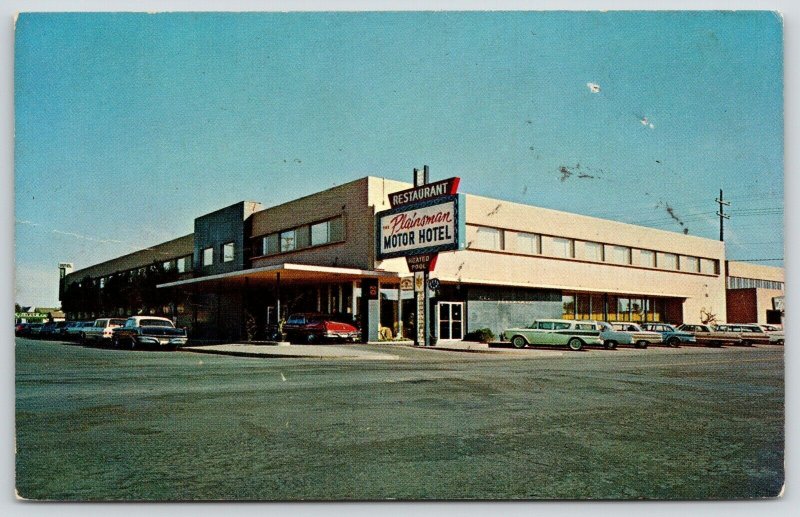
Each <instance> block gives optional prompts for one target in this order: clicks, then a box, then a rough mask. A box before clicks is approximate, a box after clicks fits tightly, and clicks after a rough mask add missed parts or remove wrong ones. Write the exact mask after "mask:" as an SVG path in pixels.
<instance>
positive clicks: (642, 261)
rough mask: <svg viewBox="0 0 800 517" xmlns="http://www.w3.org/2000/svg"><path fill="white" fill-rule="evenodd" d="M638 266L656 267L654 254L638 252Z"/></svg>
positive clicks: (648, 251) (647, 251)
mask: <svg viewBox="0 0 800 517" xmlns="http://www.w3.org/2000/svg"><path fill="white" fill-rule="evenodd" d="M639 265H640V266H644V267H656V252H655V251H650V250H639Z"/></svg>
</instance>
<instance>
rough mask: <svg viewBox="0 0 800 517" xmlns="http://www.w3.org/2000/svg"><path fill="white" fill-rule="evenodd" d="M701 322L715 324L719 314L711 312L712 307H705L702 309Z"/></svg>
mask: <svg viewBox="0 0 800 517" xmlns="http://www.w3.org/2000/svg"><path fill="white" fill-rule="evenodd" d="M700 323H702V324H703V325H715V324H716V323H717V315H716V314H714V313H713V312H711V310H710V309H706V308H705V307H703V308H702V309H700Z"/></svg>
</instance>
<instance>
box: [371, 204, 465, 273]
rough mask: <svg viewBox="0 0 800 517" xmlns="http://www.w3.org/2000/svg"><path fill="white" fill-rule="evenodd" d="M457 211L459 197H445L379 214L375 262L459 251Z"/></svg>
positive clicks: (459, 216)
mask: <svg viewBox="0 0 800 517" xmlns="http://www.w3.org/2000/svg"><path fill="white" fill-rule="evenodd" d="M459 201H461V202H459ZM461 210H463V196H460V195H448V196H444V197H440V198H438V199H436V200H432V201H427V202H423V203H413V204H408V205H403V206H400V207H398V208H393V209H391V210H386V211H384V212H379V213H378V214H377V216H378V220H377V227H378V236H377V237H378V243H377V244H378V259H379V260H380V259H385V258H392V257H402V256H407V255H420V254H424V253H434V252H438V251H448V250H456V249H462V248H463V247H464V246H463V242H461V241H462V240H463V238H464V231H463V221H462V219H463V214H462V213H461Z"/></svg>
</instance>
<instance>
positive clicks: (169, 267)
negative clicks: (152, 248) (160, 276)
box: [161, 260, 172, 271]
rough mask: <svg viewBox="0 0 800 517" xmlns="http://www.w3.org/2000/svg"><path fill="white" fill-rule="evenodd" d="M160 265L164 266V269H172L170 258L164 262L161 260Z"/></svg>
mask: <svg viewBox="0 0 800 517" xmlns="http://www.w3.org/2000/svg"><path fill="white" fill-rule="evenodd" d="M161 265H162V266H163V267H164V271H169V270H170V269H172V261H171V260H167V261H166V262H163V263H162V264H161Z"/></svg>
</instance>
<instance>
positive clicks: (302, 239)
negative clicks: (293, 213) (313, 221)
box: [294, 225, 311, 250]
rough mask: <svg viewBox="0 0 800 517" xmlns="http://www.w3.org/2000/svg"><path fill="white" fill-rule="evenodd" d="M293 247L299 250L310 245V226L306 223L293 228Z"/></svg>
mask: <svg viewBox="0 0 800 517" xmlns="http://www.w3.org/2000/svg"><path fill="white" fill-rule="evenodd" d="M294 238H295V241H294V249H296V250H301V249H303V248H308V247H309V246H311V228H309V226H308V225H306V226H301V227H299V228H295V229H294Z"/></svg>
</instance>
